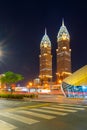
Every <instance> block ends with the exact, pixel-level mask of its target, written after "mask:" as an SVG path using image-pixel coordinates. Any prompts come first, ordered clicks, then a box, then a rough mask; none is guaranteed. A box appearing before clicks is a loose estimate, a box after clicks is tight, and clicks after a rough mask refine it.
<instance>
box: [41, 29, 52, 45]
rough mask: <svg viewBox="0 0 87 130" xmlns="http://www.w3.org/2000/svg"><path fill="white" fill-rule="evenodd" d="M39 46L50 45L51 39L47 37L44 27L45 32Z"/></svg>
mask: <svg viewBox="0 0 87 130" xmlns="http://www.w3.org/2000/svg"><path fill="white" fill-rule="evenodd" d="M40 46H41V47H42V46H45V47H46V46H49V47H51V41H50V39H49V37H48V35H47V30H46V28H45V34H44V36H43V37H42V40H41V44H40Z"/></svg>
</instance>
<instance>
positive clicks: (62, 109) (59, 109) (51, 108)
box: [43, 107, 77, 112]
mask: <svg viewBox="0 0 87 130" xmlns="http://www.w3.org/2000/svg"><path fill="white" fill-rule="evenodd" d="M43 108H44V109H50V110H58V111H66V112H77V111H76V110H68V109H64V108H53V107H43Z"/></svg>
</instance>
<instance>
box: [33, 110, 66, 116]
mask: <svg viewBox="0 0 87 130" xmlns="http://www.w3.org/2000/svg"><path fill="white" fill-rule="evenodd" d="M32 111H38V112H44V113H50V114H55V115H62V116H65V115H67V114H68V113H64V112H55V111H50V110H43V109H32Z"/></svg>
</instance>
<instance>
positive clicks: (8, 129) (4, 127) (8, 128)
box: [0, 120, 17, 130]
mask: <svg viewBox="0 0 87 130" xmlns="http://www.w3.org/2000/svg"><path fill="white" fill-rule="evenodd" d="M16 128H17V127H16V126H14V125H12V124H9V123H7V122H5V121H2V120H0V130H13V129H16Z"/></svg>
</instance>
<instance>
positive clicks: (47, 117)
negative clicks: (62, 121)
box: [19, 111, 56, 119]
mask: <svg viewBox="0 0 87 130" xmlns="http://www.w3.org/2000/svg"><path fill="white" fill-rule="evenodd" d="M19 113H24V114H27V115H32V116H35V117H41V118H44V119H53V118H56V117H55V116H50V115H47V114H41V113H40V114H39V113H36V112H30V111H19Z"/></svg>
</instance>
